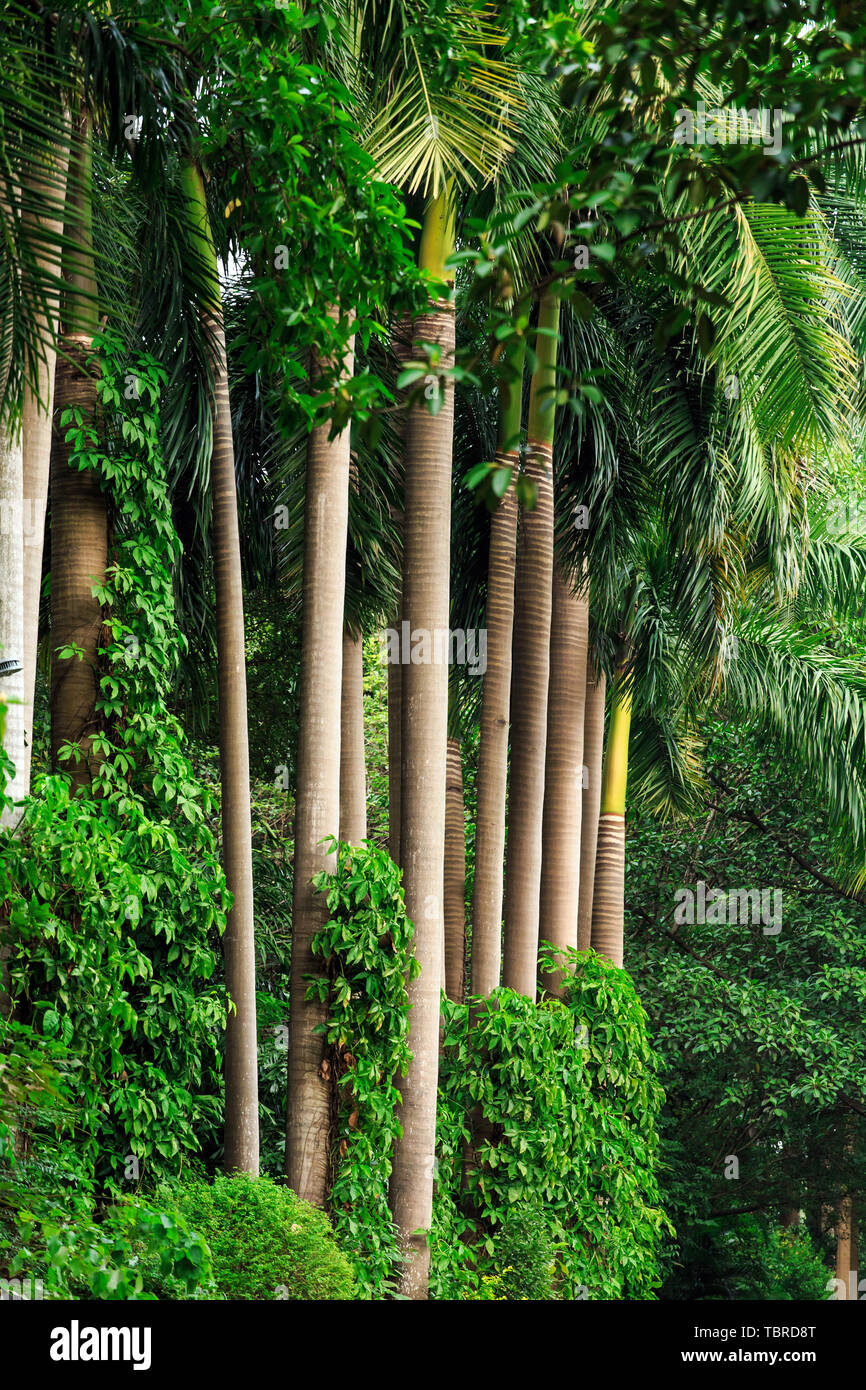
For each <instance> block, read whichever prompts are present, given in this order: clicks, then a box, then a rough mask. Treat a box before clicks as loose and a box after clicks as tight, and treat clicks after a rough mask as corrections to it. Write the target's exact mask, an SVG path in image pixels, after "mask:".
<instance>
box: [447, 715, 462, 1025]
mask: <svg viewBox="0 0 866 1390" xmlns="http://www.w3.org/2000/svg"><path fill="white" fill-rule="evenodd" d="M443 878H444V888H443V894H442V904H443V917H444V933H445V942H444V944H445V962H444V971H445V974H444V986H443V987H444V990H445V993H446V994H447V996H448V998H449V999H453V1000H455V1001H456V1002H457V1003H460V1004H462V1003H463V973H464V961H465V955H466V809H465V806H464V803H463V760H462V756H461V748H460V739H459V738H454V737H453V736H451V737H449V739H448V759H447V763H446V769H445V867H444V875H443Z"/></svg>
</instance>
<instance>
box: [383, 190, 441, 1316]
mask: <svg viewBox="0 0 866 1390" xmlns="http://www.w3.org/2000/svg"><path fill="white" fill-rule="evenodd" d="M453 245H454V212H453V206H452V203H451V196H450V191H447V190H446V191H445V192H443V193H441V194H440V195H439V197H437V198H436V199H434V200H433V202H432V203H431V204H430V206H429V207H428V210H427V213H426V215H425V219H424V228H423V233H422V239H421V255H420V260H421V265H422V267H424V268H425V269H427V270H429V271H430V272H431V273H432V274H433V275H435V276H436V277H437V279H440V280H444V279H445V278H446V272H445V261H446V259H447V257H448V255H449V254H450V252H451V250H452V248H453ZM414 337H415V340H416V341H420V342H426V343H437V344H438V345H439V346H440V348H441V352H442V357H441V361H442V364H443V366H449V365H450V364H451V363H452V361H453V356H454V305H453V303H452V302H450V301H447V302H446V301H442V302H440V303H438V304H434V305H431V307H430V310H429V312H428V313H426V314H422V315H421V316H419V318H418V319H417V320H416V323H415V326H414ZM442 386H443V390H444V400H443V403H442V408H441V410H440V411H439V413H438V414H437V415H431V414H430V413H429V411H428V410H427V409H426V408H425V406H424V405H423V404H417V405H413V406H412V407H411V409H410V410H409V412H408V419H407V421H406V512H405V530H404V556H403V614H404V620H407V621H408V622H409V624H410V630H412V631H416V630H417V631H419V632H422V633H426V634H427V641H428V643H429V648H428V651H429V656H430V659H429V660H428V661H426V662H419V663H418V664H417V665H415V664H410V665H407V666H405V667H404V669H403V682H402V683H403V692H402V693H403V715H402V760H403V761H402V766H403V785H402V795H401V832H400V840H401V845H400V849H401V856H402V864H403V882H404V889H405V897H406V911H407V914H408V916H409V918H410V920H411V921H412V922H413V923H414V927H415V956H416V958H417V960H418V962H419V964H420V966H421V973H420V975H419V976H418V978H417V979H415V980H412V981H411V982H410V984H409V1005H410V1012H409V1047H410V1050H411V1052H412V1059H413V1060H412V1062H411V1065H410V1067H409V1071H408V1074H407V1076H406V1077H405V1079H404V1081H403V1084H402V1095H403V1107H402V1111H401V1121H402V1126H403V1130H402V1135H401V1137H400V1139H399V1140H398V1142H397V1145H396V1149H395V1154H394V1167H393V1172H392V1177H391V1192H390V1200H391V1210H392V1212H393V1215H394V1220H395V1222H396V1224H397V1227H398V1230H399V1232H400V1240H401V1244H402V1246H403V1249H404V1251H405V1252H406V1255H407V1257H408V1262H407V1264H406V1265H405V1266H404V1267H403V1271H402V1274H401V1277H400V1292H401V1293H402V1294H404V1295H405V1296H407V1297H409V1298H414V1299H423V1298H426V1297H427V1280H428V1273H429V1266H430V1250H429V1245H428V1239H427V1235H428V1232H429V1229H430V1223H431V1220H432V1213H433V1160H434V1156H435V1145H436V1091H437V1082H438V1070H439V1007H440V1000H439V996H440V985H441V978H440V977H441V969H442V937H443V930H444V926H443V907H442V891H443V884H444V867H445V866H444V846H445V761H446V747H447V739H448V651H447V645H448V644H447V632H448V622H449V579H450V539H451V538H450V531H451V451H452V434H453V420H454V393H453V384H452V383H451V382H450V381H445V382H444V383H442ZM437 633H440V634H445V637H446V640H445V642H444V643H442V642H437V641H436V634H437ZM443 648H444V649H443Z"/></svg>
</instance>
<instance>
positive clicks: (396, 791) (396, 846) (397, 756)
mask: <svg viewBox="0 0 866 1390" xmlns="http://www.w3.org/2000/svg"><path fill="white" fill-rule="evenodd" d="M412 336H413V335H412V321H411V319H409V318H408V317H406V316H403V317H401V318H399V319H398V320H397V322H396V323H395V324H394V326H393V328H392V331H391V356H392V358H393V361H394V368H395V371H396V373H397V374H398V375H399V372H400V370H401V369H402V367H403V365H404V363H406V362H408V361H409V359H410V358H411V356H412ZM394 394H395V400H396V401H397V404H398V406H399V405H401V404H402V402H403V401H404V399H405V392H400V391H397V390H395V393H394ZM394 433H395V435H396V436H397V439H398V442H399V444H400V446H401V454H400V462H401V464H402V478H401V479H400V482H401V485H402V486H403V487H404V488H405V480H406V466H405V454H406V415H405V412H404V411H403V410H401V409H398V411H397V413H396V415H395V418H394ZM393 519H394V522H395V523H396V526H397V531H398V534H399V538H400V545H401V549H402V543H403V520H404V516H403V513H402V512H396V513H395V514H394V515H393ZM401 560H402V554H401ZM402 621H403V584H402V578H401V582H400V594H399V597H398V602H397V611H396V613H395V614H394V615H393V619H392V623H391V626H392V627H393V628H394V630H395V631H396V632H397V633H398V634H399V633H401V632H402V629H401V623H402ZM402 724H403V666H402V663H401V662H399V661H391V662H389V663H388V853H389V854H390V856H391V858H392V859H393V860H394V863H395V864H399V863H400V862H401V859H400V784H401V781H402V777H403V754H402V739H401V729H402Z"/></svg>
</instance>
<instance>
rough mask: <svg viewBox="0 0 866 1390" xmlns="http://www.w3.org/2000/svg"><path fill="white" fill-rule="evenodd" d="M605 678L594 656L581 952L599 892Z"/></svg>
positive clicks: (589, 682)
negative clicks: (597, 869) (595, 892)
mask: <svg viewBox="0 0 866 1390" xmlns="http://www.w3.org/2000/svg"><path fill="white" fill-rule="evenodd" d="M605 686H606V681H605V676H604V672H603V671H601V672H599V673H596V671H595V664H594V662H593V659H592V657H591V656H588V658H587V668H586V698H585V706H584V718H583V762H584V766H585V767H586V784H585V786H584V788H583V805H582V811H581V823H580V895H579V899H578V907H577V949H578V950H579V951H588V950H589V947H590V944H591V941H592V899H593V890H594V888H595V857H596V850H597V848H598V817H599V812H600V810H601V770H602V761H603V754H604V697H605Z"/></svg>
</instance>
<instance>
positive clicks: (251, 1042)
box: [183, 162, 345, 1173]
mask: <svg viewBox="0 0 866 1390" xmlns="http://www.w3.org/2000/svg"><path fill="white" fill-rule="evenodd" d="M183 186H184V190H185V193H186V197H187V200H188V209H189V216H190V223H191V232H192V235H193V236H194V239H195V244H196V245H197V248H198V251H199V254H200V255H201V256H202V258H203V264H204V265H205V267H206V270H207V275H208V281H209V285H210V289H211V295H210V299H209V303H208V304H206V305H204V306H203V307H202V315H203V325H204V328H205V330H206V334H207V338H208V342H209V345H210V347H209V351H210V367H211V371H212V373H213V381H214V406H213V412H214V413H213V454H212V457H211V504H212V526H213V567H214V589H215V597H216V633H217V666H218V689H219V733H220V785H221V797H222V853H223V867H224V869H225V874H226V880H227V882H228V886H229V889H230V891H231V893H232V896H233V903H232V907H231V910H230V912H229V914H228V919H227V921H226V929H225V936H224V938H223V952H224V956H225V971H226V989H227V991H228V993H229V996H230V998H231V1000H232V1002H233V1005H234V1011H233V1012H231V1013H230V1014H229V1017H228V1021H227V1023H226V1043H225V1085H226V1112H225V1143H224V1155H223V1164H224V1167H225V1170H226V1172H228V1173H231V1172H236V1171H240V1172H245V1173H258V1171H259V1103H258V1048H257V1031H256V960H255V936H254V917H253V862H252V827H251V817H250V761H249V736H248V730H247V677H246V655H245V650H244V601H243V584H242V580H241V549H240V537H239V532H238V511H237V487H236V483H235V456H234V443H233V440H232V424H231V412H230V408H229V388H228V369H227V365H226V343H225V333H224V330H223V319H222V302H221V294H220V286H219V273H218V269H217V260H216V252H215V250H214V244H213V236H212V233H211V228H210V222H209V220H208V211H207V201H206V199H205V190H204V181H203V179H202V174H201V170H200V169H199V167H198V165H196V164H194V163H192V162H190V163H188V164H187V165H186V166H185V168H184V171H183ZM342 553H343V554H344V553H345V552H342Z"/></svg>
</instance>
